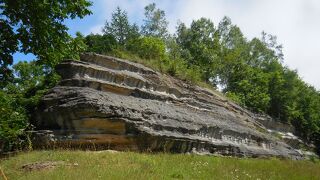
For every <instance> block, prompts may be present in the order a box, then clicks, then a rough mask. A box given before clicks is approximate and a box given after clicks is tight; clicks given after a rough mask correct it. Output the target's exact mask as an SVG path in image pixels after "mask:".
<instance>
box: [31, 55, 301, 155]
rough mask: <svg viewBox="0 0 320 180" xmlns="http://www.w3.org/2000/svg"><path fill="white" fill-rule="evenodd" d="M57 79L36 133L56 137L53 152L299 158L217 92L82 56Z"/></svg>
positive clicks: (107, 59)
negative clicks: (69, 148)
mask: <svg viewBox="0 0 320 180" xmlns="http://www.w3.org/2000/svg"><path fill="white" fill-rule="evenodd" d="M57 71H58V73H59V74H60V75H61V76H62V80H61V82H60V83H59V85H58V86H56V87H54V88H53V89H52V90H50V91H49V92H48V93H47V94H46V95H45V96H44V98H43V100H42V103H41V106H40V107H39V112H38V113H37V114H36V120H37V124H36V127H37V128H38V129H40V130H51V131H52V132H53V134H54V137H53V138H52V142H51V143H53V144H55V145H63V144H64V145H65V144H67V145H70V146H72V147H89V146H90V147H92V146H94V147H95V148H97V149H101V148H103V149H106V148H110V149H116V150H137V151H165V152H177V153H185V152H202V153H210V154H221V155H231V156H248V157H260V156H279V157H289V158H295V159H298V158H301V155H300V154H299V153H298V152H297V151H296V150H295V149H293V148H292V147H290V146H289V145H287V144H285V143H284V142H281V141H280V140H279V139H277V138H276V137H273V136H271V135H270V134H268V133H267V131H266V128H265V127H264V126H263V125H262V124H260V123H259V122H258V121H256V120H255V118H254V117H255V116H254V114H252V113H250V112H249V111H247V110H245V109H242V108H241V107H239V106H238V105H236V104H234V103H232V102H230V101H228V100H227V99H225V98H224V97H223V96H221V95H219V94H218V93H217V92H215V91H212V90H209V89H205V88H200V87H198V86H195V85H191V84H189V83H187V82H184V81H181V80H178V79H175V78H172V77H170V76H167V75H163V74H160V73H159V72H155V71H153V70H151V69H149V68H147V67H144V66H142V65H140V64H136V63H133V62H129V61H126V60H122V59H117V58H113V57H108V56H102V55H97V54H83V55H82V56H81V61H74V60H66V61H64V62H62V63H61V64H59V65H58V66H57ZM49 143H50V142H49Z"/></svg>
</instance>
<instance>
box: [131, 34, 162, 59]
mask: <svg viewBox="0 0 320 180" xmlns="http://www.w3.org/2000/svg"><path fill="white" fill-rule="evenodd" d="M128 50H129V51H131V52H132V53H135V54H138V55H139V56H140V57H141V58H144V59H158V60H163V59H164V57H165V54H166V47H165V43H164V42H163V40H161V39H160V38H156V37H142V38H139V39H135V40H131V41H130V42H129V45H128Z"/></svg>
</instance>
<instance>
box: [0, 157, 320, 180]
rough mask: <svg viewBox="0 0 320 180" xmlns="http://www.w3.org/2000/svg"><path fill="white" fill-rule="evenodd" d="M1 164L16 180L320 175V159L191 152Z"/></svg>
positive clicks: (12, 159) (19, 159) (12, 160)
mask: <svg viewBox="0 0 320 180" xmlns="http://www.w3.org/2000/svg"><path fill="white" fill-rule="evenodd" d="M35 163H37V164H35ZM0 166H1V169H2V171H3V173H4V174H5V176H6V177H7V178H8V179H10V180H11V179H32V180H36V179H41V180H47V179H59V180H60V179H88V180H89V179H90V180H91V179H139V180H140V179H308V180H309V179H320V163H319V162H311V161H292V160H280V159H246V158H242V159H240V158H231V157H214V156H200V155H187V154H141V153H133V152H113V151H100V152H92V151H32V152H26V153H21V154H18V155H17V156H14V157H10V158H7V159H1V162H0ZM0 177H1V175H0ZM2 178H3V176H2ZM0 179H1V178H0Z"/></svg>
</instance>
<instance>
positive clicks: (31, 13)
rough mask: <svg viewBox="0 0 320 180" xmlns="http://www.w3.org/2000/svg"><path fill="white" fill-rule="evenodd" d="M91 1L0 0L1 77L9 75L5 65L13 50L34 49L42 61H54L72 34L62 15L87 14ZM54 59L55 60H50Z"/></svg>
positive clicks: (31, 51)
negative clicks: (69, 32)
mask: <svg viewBox="0 0 320 180" xmlns="http://www.w3.org/2000/svg"><path fill="white" fill-rule="evenodd" d="M90 5H91V2H89V1H87V0H78V1H68V0H60V1H56V0H55V1H41V2H39V1H36V0H19V1H12V0H1V1H0V27H1V28H0V37H1V45H0V48H1V49H0V65H1V70H0V80H1V81H4V80H6V79H8V77H10V75H8V74H10V70H9V68H8V65H11V64H12V55H13V53H15V52H18V51H19V52H23V53H33V54H34V55H36V56H37V58H38V59H39V60H40V61H42V62H43V63H45V64H50V65H54V64H56V63H57V61H59V60H61V58H63V57H64V55H66V54H69V53H72V52H65V49H68V48H66V47H68V46H69V45H70V42H72V38H71V36H70V35H69V34H68V32H67V30H68V28H67V27H66V26H65V25H64V24H63V22H64V20H65V19H68V18H70V19H74V18H76V17H80V18H82V17H84V16H85V15H88V14H90V13H91V12H90V10H89V9H88V7H89V6H90ZM52 61H55V62H52Z"/></svg>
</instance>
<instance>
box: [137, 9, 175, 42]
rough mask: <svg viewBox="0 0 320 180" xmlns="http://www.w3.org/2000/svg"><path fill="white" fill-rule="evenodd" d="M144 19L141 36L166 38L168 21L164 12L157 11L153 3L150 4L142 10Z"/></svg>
mask: <svg viewBox="0 0 320 180" xmlns="http://www.w3.org/2000/svg"><path fill="white" fill-rule="evenodd" d="M144 10H145V12H144V15H145V19H144V24H143V25H142V28H141V29H142V34H143V35H145V36H152V37H157V38H161V39H166V38H167V37H168V24H169V23H168V21H167V20H166V18H165V16H166V15H165V12H164V11H163V10H160V9H157V8H156V4H155V3H151V4H149V5H148V6H146V7H145V8H144Z"/></svg>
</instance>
